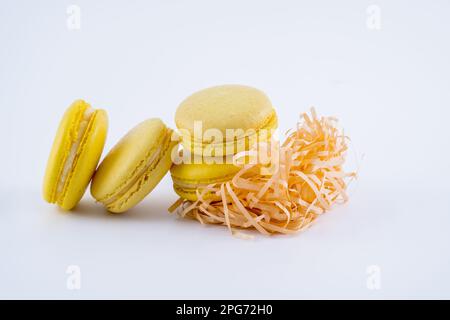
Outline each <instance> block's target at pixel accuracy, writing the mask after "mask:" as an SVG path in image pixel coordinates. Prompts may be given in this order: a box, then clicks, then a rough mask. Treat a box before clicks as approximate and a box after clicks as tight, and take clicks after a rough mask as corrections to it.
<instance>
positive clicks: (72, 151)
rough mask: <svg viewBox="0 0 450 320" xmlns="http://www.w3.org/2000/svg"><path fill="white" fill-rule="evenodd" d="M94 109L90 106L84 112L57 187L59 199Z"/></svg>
mask: <svg viewBox="0 0 450 320" xmlns="http://www.w3.org/2000/svg"><path fill="white" fill-rule="evenodd" d="M94 111H95V110H94V108H91V107H89V108H87V109H86V110H85V111H84V113H83V117H82V119H81V121H80V124H79V126H78V132H77V138H76V140H75V141H74V142H73V143H72V146H71V147H70V151H69V155H68V156H67V157H66V160H65V162H64V167H63V170H62V172H61V175H60V176H59V179H58V184H57V188H56V199H58V198H59V197H60V196H61V194H62V192H63V191H64V185H65V184H66V180H67V178H68V176H69V173H70V171H71V169H72V167H73V164H74V161H75V157H76V156H77V151H78V148H79V146H80V144H81V141H82V140H83V137H84V134H85V133H86V130H87V127H88V125H89V122H90V121H91V119H92V116H93V115H94Z"/></svg>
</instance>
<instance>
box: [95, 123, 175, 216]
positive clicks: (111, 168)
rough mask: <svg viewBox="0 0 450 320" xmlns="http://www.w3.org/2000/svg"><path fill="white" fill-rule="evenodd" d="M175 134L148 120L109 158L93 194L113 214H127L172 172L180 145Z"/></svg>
mask: <svg viewBox="0 0 450 320" xmlns="http://www.w3.org/2000/svg"><path fill="white" fill-rule="evenodd" d="M172 133H173V130H171V129H169V128H168V127H166V126H165V124H164V123H163V122H162V121H161V120H160V119H156V118H154V119H148V120H146V121H144V122H142V123H140V124H139V125H137V126H136V127H134V128H133V129H132V130H131V131H130V132H128V133H127V134H126V135H125V136H124V137H123V138H122V139H121V140H120V141H119V142H118V143H117V144H116V145H115V146H114V147H113V148H112V149H111V151H110V152H109V153H108V154H107V155H106V157H105V159H104V160H103V161H102V163H101V164H100V166H99V167H98V169H97V171H96V173H95V175H94V178H93V180H92V184H91V194H92V196H93V197H94V198H95V199H96V200H97V201H99V202H101V203H102V204H103V205H104V206H105V207H106V208H107V209H108V210H109V211H111V212H124V211H126V210H128V209H130V208H132V207H133V206H135V205H136V204H138V203H139V202H140V201H141V200H142V199H144V197H145V196H146V195H147V194H149V193H150V192H151V191H152V190H153V188H154V187H155V186H156V185H157V184H158V183H159V181H160V180H161V179H162V178H163V177H164V175H165V174H166V173H167V172H168V171H169V169H170V167H171V165H172V160H171V153H172V150H173V148H174V147H175V146H176V145H177V141H172V140H175V139H172V138H173V137H172Z"/></svg>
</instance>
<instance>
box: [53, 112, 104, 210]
mask: <svg viewBox="0 0 450 320" xmlns="http://www.w3.org/2000/svg"><path fill="white" fill-rule="evenodd" d="M87 130H88V131H86V134H85V137H84V138H83V141H82V142H81V144H80V147H79V151H78V155H77V160H76V163H74V167H73V169H72V171H71V172H70V174H69V176H68V178H67V179H68V180H67V182H66V184H65V188H64V190H63V194H62V196H61V198H60V199H59V200H58V204H59V206H60V207H61V208H63V209H65V210H70V209H72V208H73V207H75V206H76V204H77V203H78V202H79V201H80V199H81V198H82V197H83V195H84V192H85V191H86V188H87V186H88V185H89V182H90V180H91V178H92V176H93V174H94V172H95V168H96V167H97V164H98V162H99V160H100V157H101V154H102V152H103V148H104V145H105V141H106V134H107V131H108V116H107V114H106V112H105V111H104V110H96V111H95V112H94V115H93V118H92V120H91V123H90V124H89V127H88V129H87Z"/></svg>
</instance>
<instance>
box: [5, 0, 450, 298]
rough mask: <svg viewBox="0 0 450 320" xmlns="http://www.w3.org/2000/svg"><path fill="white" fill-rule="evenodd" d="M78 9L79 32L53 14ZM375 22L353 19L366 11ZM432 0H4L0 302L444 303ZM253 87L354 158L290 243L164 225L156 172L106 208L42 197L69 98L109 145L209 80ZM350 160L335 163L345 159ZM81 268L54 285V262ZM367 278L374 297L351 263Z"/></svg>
mask: <svg viewBox="0 0 450 320" xmlns="http://www.w3.org/2000/svg"><path fill="white" fill-rule="evenodd" d="M72 3H75V4H77V5H79V7H80V8H81V29H80V30H73V31H70V30H68V29H67V27H66V19H67V14H66V8H67V6H68V5H70V4H72ZM371 4H375V5H378V6H379V8H380V9H381V30H379V31H376V30H370V29H368V28H367V26H366V19H367V13H366V9H367V7H368V6H369V5H371ZM449 9H450V3H449V2H448V1H444V0H441V1H432V2H431V1H370V2H369V1H340V2H339V3H338V2H337V1H310V2H308V3H306V2H304V3H303V4H300V2H299V1H245V3H244V2H243V1H221V2H219V1H164V2H162V1H158V2H156V1H154V2H152V3H150V2H148V1H127V2H125V1H123V2H111V1H74V2H68V1H39V2H33V1H28V2H27V1H16V0H14V1H12V0H11V1H2V2H1V9H0V10H1V11H0V42H1V45H0V48H1V49H0V112H1V122H2V125H1V126H0V136H1V137H2V138H1V139H2V141H1V142H2V157H1V160H0V161H1V167H2V168H3V170H2V178H1V180H0V188H1V202H2V209H1V216H0V298H418V297H420V298H450V275H449V270H450V259H449V255H450V251H449V249H450V232H449V227H450V200H449V194H450V192H449V191H450V190H449V189H450V187H449V184H448V179H449V178H450V175H449V169H450V168H449V163H450V161H449V160H450V159H449V158H450V152H449V143H448V139H449V133H448V123H449V115H450V112H449V110H450V109H449V103H450V90H449V85H450V60H449V57H450V46H449V41H448V39H449V38H450V22H449V21H450V20H449V17H450V10H449ZM222 83H242V84H248V85H252V86H255V87H258V88H261V89H262V90H264V91H266V92H267V94H268V95H269V96H270V98H271V100H272V101H273V103H274V105H275V106H276V107H277V110H278V114H279V117H280V127H281V128H282V129H287V128H289V127H292V126H293V125H294V124H295V118H296V116H297V114H299V113H300V112H302V111H304V110H306V109H307V108H308V107H309V106H311V105H314V106H315V107H316V108H317V110H318V112H319V113H320V114H325V115H335V116H337V117H339V118H340V120H341V123H342V125H343V126H344V127H345V128H346V133H347V134H348V135H350V136H351V137H352V141H353V147H354V148H355V149H356V151H357V153H358V155H359V156H360V157H361V155H363V154H364V155H365V156H364V160H363V161H362V162H361V168H360V177H359V180H358V181H357V182H356V183H355V184H354V185H353V186H352V189H351V191H350V192H351V200H350V202H349V203H348V204H347V205H344V206H340V207H337V208H336V209H335V210H333V211H332V212H330V213H329V214H327V215H325V216H323V217H321V218H320V219H319V220H318V221H317V223H316V224H314V225H313V226H312V227H311V228H310V229H309V230H307V231H305V232H303V233H301V234H298V235H295V236H274V237H264V236H257V237H256V239H255V240H252V241H244V240H240V239H236V238H233V237H231V236H229V234H228V233H227V231H226V229H225V228H223V227H217V226H215V227H214V226H213V227H203V226H201V225H199V224H198V223H196V222H194V221H186V220H180V219H177V218H176V217H175V216H171V215H168V214H167V212H166V208H167V207H168V206H169V205H170V204H171V203H172V202H173V201H174V200H175V199H176V196H175V195H174V193H173V192H172V190H171V184H170V177H168V176H166V177H165V179H164V181H163V182H162V183H161V184H160V185H159V186H158V187H157V189H155V191H154V192H153V193H152V194H151V195H150V196H149V197H148V198H146V200H145V201H144V202H143V203H141V204H140V205H139V206H138V207H136V208H135V209H134V210H133V211H131V212H129V213H127V214H124V215H118V216H111V215H108V214H106V213H105V212H104V210H103V209H102V208H101V207H100V206H99V205H97V204H95V203H94V202H93V200H92V198H91V197H90V195H89V194H88V193H87V194H86V196H85V198H84V199H83V201H82V202H81V204H80V205H79V207H78V209H77V210H76V211H74V212H71V213H62V212H60V211H59V210H58V209H57V208H55V207H54V206H52V205H49V204H47V203H45V202H44V201H43V200H42V199H41V194H40V193H41V183H42V176H43V173H44V169H45V163H46V160H47V156H48V152H49V149H50V146H51V143H52V140H53V135H54V133H55V130H56V126H57V124H58V122H59V119H60V117H61V115H62V113H63V111H64V109H65V108H66V107H67V106H68V105H69V104H70V103H71V102H72V101H73V100H74V99H76V98H84V99H86V100H87V101H89V102H91V103H92V105H93V106H94V107H102V108H106V109H107V111H108V114H109V118H110V131H109V135H108V140H107V147H106V150H108V149H109V148H110V147H111V146H113V145H114V143H115V142H116V141H117V140H118V139H119V138H120V137H121V136H122V135H123V134H124V133H125V132H126V131H127V130H128V129H130V128H131V127H133V126H134V125H135V124H137V123H138V122H140V121H141V120H143V119H145V118H148V117H161V118H162V119H163V120H164V121H165V122H166V123H167V124H169V125H170V126H173V125H174V124H173V115H174V112H175V109H176V107H177V105H178V103H179V102H180V101H181V100H182V99H183V98H185V97H186V96H187V95H189V94H190V93H192V92H194V91H196V90H198V89H201V88H204V87H208V86H211V85H216V84H222ZM351 157H352V154H350V158H351ZM69 265H78V266H79V267H80V268H81V289H80V290H68V289H67V288H66V280H67V277H68V275H67V274H66V269H67V267H68V266H69ZM370 265H377V266H379V267H380V269H381V273H380V276H381V288H380V290H369V289H368V288H367V286H366V281H367V278H368V274H367V273H366V269H367V267H368V266H370Z"/></svg>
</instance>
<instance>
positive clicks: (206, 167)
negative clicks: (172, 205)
mask: <svg viewBox="0 0 450 320" xmlns="http://www.w3.org/2000/svg"><path fill="white" fill-rule="evenodd" d="M238 171H239V167H237V166H234V165H233V164H206V163H201V164H194V163H189V164H188V163H182V164H178V165H174V166H173V167H172V168H171V169H170V174H171V176H172V181H173V189H174V190H175V192H176V193H177V194H178V195H179V196H180V197H182V198H183V199H186V200H190V201H196V200H197V199H198V197H197V192H200V193H201V192H202V190H203V189H204V188H205V187H207V186H208V185H210V184H214V183H220V182H226V181H230V180H231V179H233V177H234V176H235V175H236V173H237V172H238ZM203 197H204V199H215V198H216V196H215V195H214V194H211V193H206V194H205V195H204V196H203ZM217 200H219V198H217Z"/></svg>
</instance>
